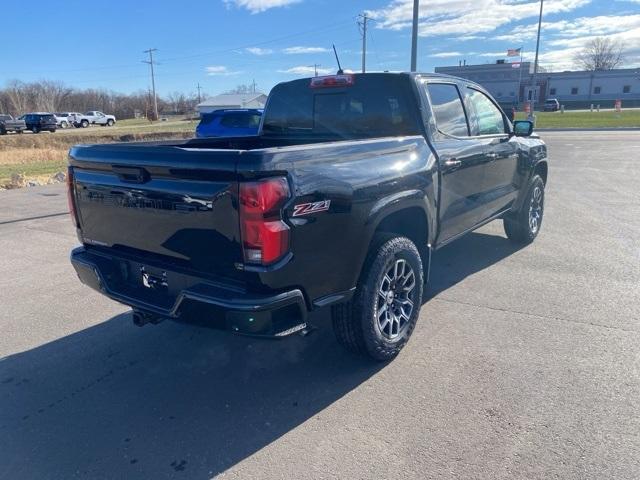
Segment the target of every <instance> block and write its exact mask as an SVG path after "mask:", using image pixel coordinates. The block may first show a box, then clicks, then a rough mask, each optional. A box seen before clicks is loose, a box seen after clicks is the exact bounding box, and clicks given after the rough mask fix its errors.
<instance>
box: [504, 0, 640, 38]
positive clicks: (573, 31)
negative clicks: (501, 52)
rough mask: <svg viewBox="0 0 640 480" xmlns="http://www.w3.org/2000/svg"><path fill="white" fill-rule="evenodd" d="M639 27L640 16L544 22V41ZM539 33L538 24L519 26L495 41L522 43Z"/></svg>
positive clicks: (608, 33) (607, 33)
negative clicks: (548, 38) (549, 37)
mask: <svg viewBox="0 0 640 480" xmlns="http://www.w3.org/2000/svg"><path fill="white" fill-rule="evenodd" d="M638 1H640V0H638ZM638 27H640V15H601V16H598V17H580V18H576V19H574V20H560V21H557V22H542V32H543V40H545V37H548V35H553V36H558V37H566V38H571V37H581V36H587V35H595V36H598V35H600V36H603V35H610V34H612V33H621V32H625V31H628V30H632V29H634V28H638ZM537 33H538V24H537V23H532V24H530V25H518V26H517V27H515V28H514V29H513V30H511V32H509V33H507V34H505V35H499V36H497V37H495V39H496V40H510V41H512V42H514V41H515V42H520V41H524V40H533V39H535V38H536V35H537Z"/></svg>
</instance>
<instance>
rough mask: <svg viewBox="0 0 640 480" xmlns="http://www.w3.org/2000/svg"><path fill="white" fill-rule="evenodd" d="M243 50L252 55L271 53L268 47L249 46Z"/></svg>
mask: <svg viewBox="0 0 640 480" xmlns="http://www.w3.org/2000/svg"><path fill="white" fill-rule="evenodd" d="M245 50H246V51H247V52H249V53H251V54H253V55H258V56H262V55H271V54H272V53H273V50H271V49H270V48H259V47H249V48H245Z"/></svg>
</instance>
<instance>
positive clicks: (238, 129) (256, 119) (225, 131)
mask: <svg viewBox="0 0 640 480" xmlns="http://www.w3.org/2000/svg"><path fill="white" fill-rule="evenodd" d="M263 111H264V110H262V109H249V108H243V109H228V110H216V111H215V112H210V113H203V114H202V116H201V118H200V123H199V124H198V126H197V128H196V137H197V138H205V137H244V136H248V135H257V134H258V128H259V127H260V118H261V117H262V112H263Z"/></svg>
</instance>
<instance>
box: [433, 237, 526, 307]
mask: <svg viewBox="0 0 640 480" xmlns="http://www.w3.org/2000/svg"><path fill="white" fill-rule="evenodd" d="M520 249H522V246H521V245H516V244H514V243H511V241H509V239H507V238H506V237H504V236H501V235H490V234H486V233H479V232H472V233H470V234H468V235H465V236H464V237H462V238H460V239H458V240H456V241H455V242H452V243H450V244H449V245H446V246H444V247H442V249H441V250H438V251H436V252H434V253H433V257H432V261H431V275H430V281H429V292H428V293H429V294H428V295H427V296H426V300H427V301H428V299H429V298H431V297H433V296H435V295H437V294H438V293H440V292H443V291H445V290H446V289H448V288H450V287H452V286H454V285H455V284H457V283H460V282H461V281H462V280H464V279H465V278H467V277H468V276H470V275H473V274H474V273H477V272H479V271H481V270H484V269H485V268H488V267H490V266H491V265H494V264H496V263H498V262H500V261H502V260H503V259H504V258H506V257H508V256H510V255H512V254H514V253H515V252H517V251H518V250H520Z"/></svg>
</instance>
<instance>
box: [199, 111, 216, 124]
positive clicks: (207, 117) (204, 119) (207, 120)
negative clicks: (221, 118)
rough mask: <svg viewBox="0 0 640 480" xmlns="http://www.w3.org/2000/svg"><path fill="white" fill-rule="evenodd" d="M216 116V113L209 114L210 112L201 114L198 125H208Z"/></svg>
mask: <svg viewBox="0 0 640 480" xmlns="http://www.w3.org/2000/svg"><path fill="white" fill-rule="evenodd" d="M217 117H218V116H217V115H211V114H207V113H205V114H204V115H202V118H201V119H200V125H209V124H210V123H213V121H214V120H215V119H216V118H217Z"/></svg>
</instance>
